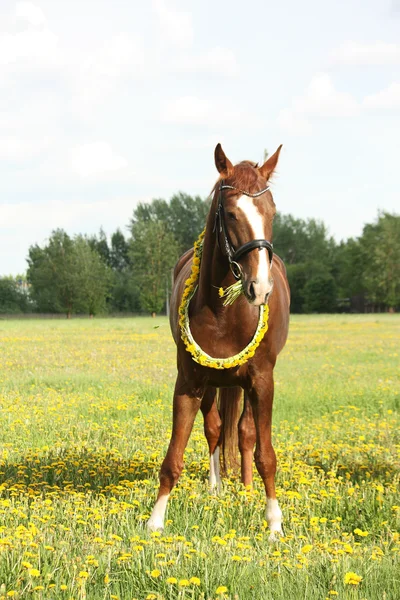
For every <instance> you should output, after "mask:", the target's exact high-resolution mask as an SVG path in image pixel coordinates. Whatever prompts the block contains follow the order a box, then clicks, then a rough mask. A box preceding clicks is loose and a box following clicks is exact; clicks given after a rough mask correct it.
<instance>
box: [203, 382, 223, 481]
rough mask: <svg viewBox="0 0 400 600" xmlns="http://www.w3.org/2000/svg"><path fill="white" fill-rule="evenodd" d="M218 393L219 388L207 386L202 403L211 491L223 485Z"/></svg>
mask: <svg viewBox="0 0 400 600" xmlns="http://www.w3.org/2000/svg"><path fill="white" fill-rule="evenodd" d="M216 395H217V390H216V389H215V388H214V387H209V388H207V389H206V391H205V394H204V396H203V400H202V403H201V412H202V413H203V417H204V434H205V436H206V439H207V443H208V450H209V453H210V477H209V483H210V489H211V491H214V490H216V491H218V490H219V489H220V487H221V477H220V469H219V445H218V444H219V437H220V433H221V418H220V416H219V412H218V408H217V402H216Z"/></svg>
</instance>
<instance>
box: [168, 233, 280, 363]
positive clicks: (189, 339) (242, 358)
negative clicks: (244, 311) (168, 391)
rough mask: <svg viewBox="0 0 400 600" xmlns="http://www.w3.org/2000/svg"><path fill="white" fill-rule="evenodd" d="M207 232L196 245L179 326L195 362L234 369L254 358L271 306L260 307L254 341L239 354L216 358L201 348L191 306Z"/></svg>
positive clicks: (182, 303)
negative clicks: (193, 328) (191, 320)
mask: <svg viewBox="0 0 400 600" xmlns="http://www.w3.org/2000/svg"><path fill="white" fill-rule="evenodd" d="M205 232H206V230H205V229H204V230H203V231H202V232H201V234H200V235H199V237H198V239H197V241H196V242H195V244H194V256H193V263H192V270H191V273H190V277H189V278H188V279H186V281H185V289H184V291H183V295H182V301H181V304H180V306H179V326H180V329H181V337H182V340H183V342H184V344H185V346H186V350H187V351H188V352H190V354H191V355H192V357H193V360H194V361H195V362H197V363H199V364H200V365H202V366H203V367H211V368H212V369H232V368H233V367H238V366H240V365H243V364H244V363H245V362H247V361H248V360H249V358H251V357H252V356H254V353H255V351H256V349H257V348H258V346H259V345H260V342H261V340H262V339H263V337H264V335H265V334H266V332H267V330H268V315H269V306H268V305H263V304H262V305H261V306H260V316H259V319H258V325H257V329H256V331H255V334H254V336H253V339H252V340H251V342H250V343H249V344H248V345H247V346H246V348H244V349H243V350H242V351H241V352H239V353H238V354H235V355H234V356H230V357H228V358H214V357H212V356H210V355H209V354H207V353H206V352H204V350H202V349H201V348H200V346H199V345H198V344H197V343H196V341H195V340H194V338H193V335H192V332H191V331H190V325H189V304H190V300H191V299H192V297H193V296H194V293H195V292H196V290H197V281H198V278H199V272H200V262H201V255H202V252H203V239H204V235H205ZM221 289H222V288H221ZM220 296H221V292H220Z"/></svg>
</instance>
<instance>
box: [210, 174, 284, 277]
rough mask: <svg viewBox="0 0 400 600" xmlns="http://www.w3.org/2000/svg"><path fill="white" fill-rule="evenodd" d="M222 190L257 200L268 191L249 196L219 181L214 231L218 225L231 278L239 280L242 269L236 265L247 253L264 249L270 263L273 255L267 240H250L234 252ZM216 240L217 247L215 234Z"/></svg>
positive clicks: (267, 188) (270, 244) (265, 189)
mask: <svg viewBox="0 0 400 600" xmlns="http://www.w3.org/2000/svg"><path fill="white" fill-rule="evenodd" d="M222 190H236V191H238V192H240V193H241V194H244V195H245V196H249V197H250V198H258V196H262V194H264V193H265V192H267V191H268V190H269V186H267V187H266V188H264V189H263V190H261V191H260V192H256V193H255V194H250V192H245V191H243V190H241V189H239V188H237V187H234V186H233V185H224V180H223V179H222V180H221V183H220V186H219V193H218V206H217V211H216V213H215V223H214V231H217V228H218V225H219V233H222V239H223V244H224V250H225V252H226V256H227V258H228V261H229V267H230V269H231V271H232V273H233V276H234V277H235V278H236V279H240V278H241V276H242V267H241V266H240V264H239V263H238V261H239V260H240V259H241V258H242V257H243V256H244V255H245V254H247V253H248V252H251V251H252V250H255V249H256V248H258V249H259V250H261V249H262V248H266V250H267V251H268V256H269V260H270V262H272V257H273V255H274V248H273V245H272V243H271V242H269V241H268V240H251V241H250V242H246V243H245V244H243V245H242V246H240V247H239V248H237V249H236V250H235V249H234V248H233V246H232V244H231V241H230V239H229V235H228V232H227V230H226V224H225V218H224V205H223V203H222ZM217 240H218V245H219V235H218V232H217Z"/></svg>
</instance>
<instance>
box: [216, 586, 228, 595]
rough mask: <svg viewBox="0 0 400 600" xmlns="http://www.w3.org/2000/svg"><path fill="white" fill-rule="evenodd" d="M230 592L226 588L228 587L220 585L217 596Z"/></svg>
mask: <svg viewBox="0 0 400 600" xmlns="http://www.w3.org/2000/svg"><path fill="white" fill-rule="evenodd" d="M227 591H228V588H227V587H226V585H220V586H219V587H217V589H216V590H215V593H216V594H226V592H227Z"/></svg>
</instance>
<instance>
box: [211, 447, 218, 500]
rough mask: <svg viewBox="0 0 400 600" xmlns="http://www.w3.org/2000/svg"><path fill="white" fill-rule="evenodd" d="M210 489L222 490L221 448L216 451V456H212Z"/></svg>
mask: <svg viewBox="0 0 400 600" xmlns="http://www.w3.org/2000/svg"><path fill="white" fill-rule="evenodd" d="M209 483H210V489H211V491H213V490H215V489H216V490H219V489H220V488H221V477H220V474H219V446H217V447H216V448H215V450H214V454H210V478H209Z"/></svg>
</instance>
